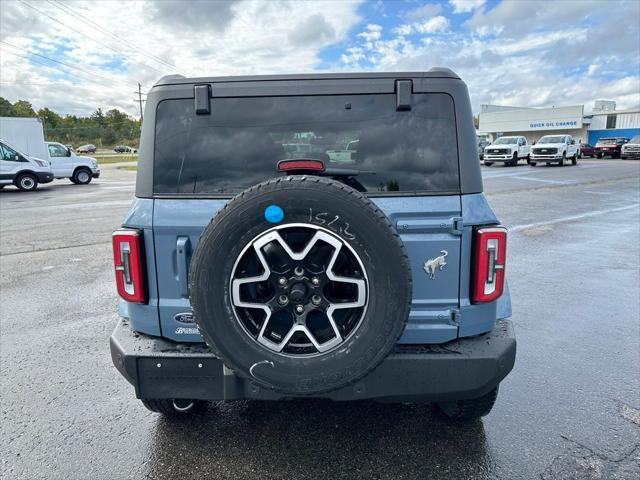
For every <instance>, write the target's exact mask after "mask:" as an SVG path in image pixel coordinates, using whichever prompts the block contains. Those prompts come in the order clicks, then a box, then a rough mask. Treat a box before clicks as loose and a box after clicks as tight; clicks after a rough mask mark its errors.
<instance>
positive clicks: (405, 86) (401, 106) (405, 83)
mask: <svg viewBox="0 0 640 480" xmlns="http://www.w3.org/2000/svg"><path fill="white" fill-rule="evenodd" d="M412 94H413V82H412V81H411V80H396V110H411V95H412Z"/></svg>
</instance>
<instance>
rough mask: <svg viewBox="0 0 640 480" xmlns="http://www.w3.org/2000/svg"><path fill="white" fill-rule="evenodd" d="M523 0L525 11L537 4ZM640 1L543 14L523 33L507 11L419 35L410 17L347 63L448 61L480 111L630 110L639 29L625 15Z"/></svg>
mask: <svg viewBox="0 0 640 480" xmlns="http://www.w3.org/2000/svg"><path fill="white" fill-rule="evenodd" d="M518 3H522V5H521V7H522V9H524V10H526V11H529V9H530V8H531V5H528V4H524V2H518ZM501 5H502V4H501ZM537 5H538V4H537V3H535V2H534V5H533V6H534V7H536V6H537ZM499 7H500V6H498V7H496V8H499ZM639 7H640V4H638V3H637V2H618V3H616V4H615V5H614V8H611V7H609V8H608V10H609V12H605V11H603V10H602V8H603V6H602V5H599V6H598V8H597V9H595V10H594V11H592V12H590V14H589V15H588V16H587V17H586V18H584V16H583V18H581V19H577V20H576V19H574V20H575V21H572V22H569V23H561V24H557V22H549V21H548V19H547V17H546V15H547V14H546V13H545V14H544V18H545V19H546V20H544V21H543V20H540V19H538V18H534V19H533V20H532V22H531V28H528V27H527V28H526V29H524V30H523V28H522V22H519V25H520V27H519V29H518V30H517V31H516V30H513V29H512V27H511V26H510V25H509V24H508V23H509V21H510V20H508V19H509V18H513V17H511V16H509V15H506V13H505V11H502V13H500V15H499V16H493V17H491V18H490V20H491V21H489V18H486V17H483V19H484V20H483V24H482V25H480V24H478V25H470V27H471V30H464V29H463V30H462V31H460V30H458V31H451V30H447V33H446V35H433V34H431V33H428V31H431V30H432V29H430V28H424V31H425V33H424V34H421V33H420V32H418V30H417V29H416V26H415V25H414V24H413V23H404V24H401V25H399V26H397V27H396V28H395V29H393V30H392V31H393V33H394V34H395V35H396V37H395V38H388V39H387V38H381V39H379V40H377V41H375V42H373V43H372V44H371V43H369V44H365V43H361V44H359V48H360V50H359V52H358V53H359V59H358V62H356V64H353V63H351V64H346V63H345V66H346V67H347V68H357V67H362V65H365V66H367V67H368V68H369V69H373V70H377V71H414V70H416V71H420V70H424V69H428V68H429V67H431V66H446V67H450V68H452V69H453V70H454V71H456V72H457V73H458V74H459V75H460V76H461V77H462V78H463V80H465V81H466V82H467V84H468V86H469V92H470V94H471V100H472V105H473V106H474V109H475V110H476V111H477V110H478V108H479V105H480V104H481V103H499V104H504V105H514V106H532V107H536V106H548V105H552V104H555V105H570V104H585V105H586V106H587V108H588V107H589V106H590V105H591V104H592V101H593V100H594V98H598V97H606V98H613V99H615V100H616V101H617V102H618V108H621V109H623V108H630V107H634V106H636V105H638V104H640V71H639V70H640V68H639V66H638V58H640V31H639V30H638V28H637V26H635V24H632V22H627V23H622V24H621V23H620V21H619V18H620V16H621V15H622V16H624V17H625V18H637V17H638V15H639V14H640V11H638V10H639ZM476 13H477V12H476ZM488 14H489V15H491V12H489V13H488ZM493 15H496V14H493ZM434 18H435V17H434ZM578 20H580V21H578ZM489 25H490V26H491V27H492V28H493V33H492V34H491V36H479V35H478V33H477V27H479V26H486V27H488V26H489ZM527 25H528V24H527ZM543 26H544V27H546V29H544V30H542V29H541V28H542V27H543ZM448 28H451V27H450V26H449V27H448ZM407 32H410V33H411V34H413V35H414V36H412V37H409V36H408V35H409V33H407ZM500 32H502V33H500ZM612 32H616V34H615V35H612Z"/></svg>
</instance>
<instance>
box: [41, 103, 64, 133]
mask: <svg viewBox="0 0 640 480" xmlns="http://www.w3.org/2000/svg"><path fill="white" fill-rule="evenodd" d="M38 117H40V118H41V119H42V121H43V122H44V124H45V126H46V128H56V127H59V126H60V123H62V117H61V116H60V115H58V114H57V113H56V112H54V111H53V110H49V109H48V108H46V107H45V108H41V109H40V110H38Z"/></svg>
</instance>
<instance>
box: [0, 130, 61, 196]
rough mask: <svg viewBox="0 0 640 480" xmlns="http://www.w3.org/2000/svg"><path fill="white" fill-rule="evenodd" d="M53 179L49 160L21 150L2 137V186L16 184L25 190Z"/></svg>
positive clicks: (0, 148) (0, 179)
mask: <svg viewBox="0 0 640 480" xmlns="http://www.w3.org/2000/svg"><path fill="white" fill-rule="evenodd" d="M52 181H53V172H52V171H51V166H50V165H49V162H48V161H46V160H43V159H41V158H36V157H31V156H29V155H27V154H25V153H22V152H20V151H19V150H18V149H16V148H14V147H13V146H12V145H10V144H9V143H7V142H5V141H4V140H2V139H0V188H4V187H6V186H7V185H15V186H16V187H18V189H20V190H22V191H23V192H26V191H31V190H35V189H36V188H38V183H49V182H52Z"/></svg>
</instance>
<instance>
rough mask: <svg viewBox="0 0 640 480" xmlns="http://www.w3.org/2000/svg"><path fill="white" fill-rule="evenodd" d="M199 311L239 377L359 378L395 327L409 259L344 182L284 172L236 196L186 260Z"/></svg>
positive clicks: (286, 384)
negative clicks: (190, 259) (285, 174)
mask: <svg viewBox="0 0 640 480" xmlns="http://www.w3.org/2000/svg"><path fill="white" fill-rule="evenodd" d="M189 292H190V299H191V305H192V307H193V312H194V318H195V320H196V322H197V324H198V326H199V328H200V331H201V333H202V335H203V337H204V339H205V341H206V342H207V344H208V345H209V346H210V347H211V348H212V349H213V350H214V351H215V352H216V353H217V354H218V356H219V357H220V358H221V360H222V361H223V362H224V363H225V364H226V365H227V366H228V367H229V368H231V369H232V370H234V371H235V372H236V373H237V374H238V375H240V376H242V377H245V378H247V379H250V380H251V381H253V382H255V383H257V384H258V385H261V386H262V387H265V388H268V389H271V390H275V391H278V392H281V393H285V394H295V395H312V394H320V393H323V392H328V391H331V390H334V389H337V388H340V387H343V386H346V385H349V384H351V383H353V382H356V381H357V380H359V379H361V378H362V377H364V376H365V375H366V374H367V373H368V372H370V371H371V370H373V369H374V368H375V367H376V366H378V365H379V364H380V362H382V360H383V359H384V358H385V357H386V356H387V355H388V354H389V352H390V351H391V350H392V349H393V347H394V345H395V343H396V342H397V340H398V338H399V336H400V335H401V334H402V332H403V330H404V327H405V324H406V321H407V317H408V315H409V308H410V303H411V296H412V287H411V271H410V265H409V259H408V257H407V255H406V253H405V250H404V246H403V244H402V242H401V240H400V237H399V236H398V234H397V233H396V232H395V230H394V228H393V227H392V226H391V224H390V223H389V220H388V219H387V217H386V216H385V215H384V214H383V213H382V212H381V211H380V210H379V209H378V208H377V207H376V206H375V205H374V204H373V202H371V200H369V199H368V198H367V197H365V196H363V195H362V194H361V193H359V192H357V191H356V190H354V189H352V188H351V187H349V186H347V185H344V184H342V183H340V182H337V181H334V180H330V179H328V178H321V177H315V176H291V177H283V178H278V179H273V180H270V181H267V182H265V183H261V184H259V185H255V186H253V187H251V188H249V189H247V190H245V191H244V192H242V193H240V194H239V195H237V196H236V197H235V198H233V199H232V200H231V201H230V202H229V203H228V204H227V205H226V206H225V207H224V208H223V209H222V210H221V211H220V212H219V213H218V214H217V215H216V216H215V217H214V218H213V220H212V221H211V222H210V223H209V225H208V226H207V227H206V228H205V229H204V231H203V233H202V235H201V237H200V240H199V242H198V245H197V248H196V250H195V252H194V255H193V259H192V261H191V267H190V274H189Z"/></svg>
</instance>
